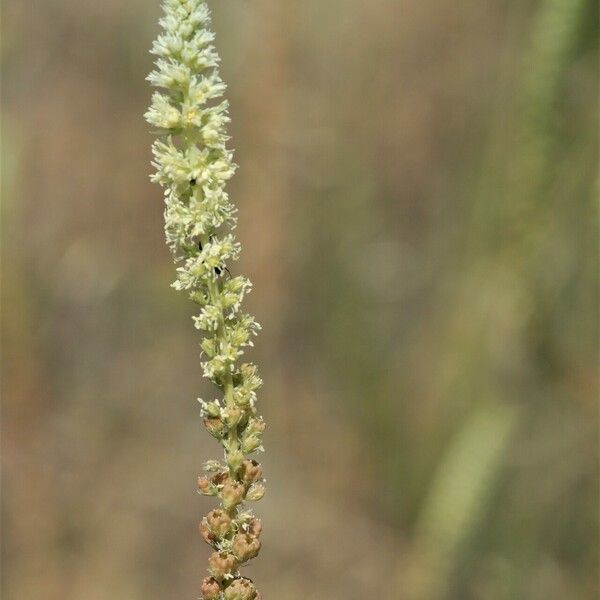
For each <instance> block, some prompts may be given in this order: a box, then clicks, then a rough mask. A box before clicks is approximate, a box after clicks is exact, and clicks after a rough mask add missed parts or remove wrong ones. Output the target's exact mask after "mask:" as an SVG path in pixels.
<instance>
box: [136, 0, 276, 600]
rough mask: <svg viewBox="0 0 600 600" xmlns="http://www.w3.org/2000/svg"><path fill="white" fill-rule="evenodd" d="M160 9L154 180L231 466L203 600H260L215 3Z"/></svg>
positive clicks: (243, 335) (215, 481)
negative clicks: (193, 308)
mask: <svg viewBox="0 0 600 600" xmlns="http://www.w3.org/2000/svg"><path fill="white" fill-rule="evenodd" d="M163 9H164V16H163V18H162V19H161V20H160V24H161V26H162V28H163V32H162V33H161V34H160V35H159V37H158V39H157V40H156V41H155V42H154V45H153V46H152V53H153V54H155V55H156V56H157V57H158V58H157V60H156V62H155V65H156V68H155V70H154V71H153V72H152V73H151V74H150V75H149V76H148V81H150V83H151V84H152V85H153V86H155V87H157V88H158V91H156V92H155V93H154V95H153V96H152V105H151V106H150V108H149V110H148V111H147V112H146V114H145V117H146V120H147V121H148V122H149V123H150V124H151V125H152V126H153V127H154V128H155V129H156V132H157V134H158V135H159V138H158V139H157V141H155V142H154V144H153V147H152V151H153V154H154V162H153V166H154V167H155V168H156V172H155V174H154V175H153V177H152V179H153V181H155V182H157V183H159V184H160V185H162V186H163V188H164V190H165V204H166V208H165V233H166V239H167V244H168V245H169V247H170V249H171V251H172V252H173V255H174V257H175V262H176V263H177V264H178V265H179V266H178V268H177V279H176V280H175V282H174V283H173V287H174V288H175V289H177V290H181V291H185V292H187V294H188V295H189V297H190V299H191V300H192V301H193V302H194V303H196V304H197V305H198V306H199V313H198V314H197V315H196V316H195V317H194V324H195V326H196V328H197V329H199V330H201V331H202V332H203V340H202V342H201V348H202V357H203V360H202V369H203V373H204V376H205V377H207V378H208V379H210V380H211V381H212V382H213V383H214V384H215V385H216V386H217V388H218V389H219V390H220V391H221V394H222V398H218V399H215V400H212V401H209V402H205V401H202V400H201V405H202V412H201V414H202V419H203V422H204V425H205V427H206V429H207V430H208V431H209V433H210V434H211V435H212V436H214V437H215V438H216V439H217V440H218V441H219V442H220V444H221V445H222V447H223V450H224V457H223V460H221V461H209V462H208V463H206V465H205V468H204V471H205V472H204V474H203V475H201V476H199V477H198V491H199V492H200V493H201V494H203V495H206V496H215V497H216V498H218V500H219V503H220V506H219V507H218V508H215V509H214V510H212V511H210V512H209V513H208V514H207V515H206V516H205V517H204V518H203V519H202V521H201V523H200V527H199V529H200V535H201V537H202V538H203V539H204V540H205V541H206V543H208V544H210V545H211V546H212V548H213V550H214V552H213V554H212V555H211V556H210V559H209V576H208V577H206V578H205V579H204V581H203V582H202V585H201V594H202V598H203V599H204V600H259V599H260V594H259V592H258V591H257V590H256V588H255V586H254V584H253V583H252V581H250V580H249V579H247V578H245V577H242V576H241V575H240V573H239V567H240V566H241V565H243V564H244V563H246V562H247V561H249V560H251V559H252V558H254V557H255V556H256V555H257V554H258V552H259V551H260V546H261V543H260V533H261V529H262V526H261V522H260V520H258V519H257V518H256V517H255V516H254V515H253V514H252V512H251V511H250V510H248V509H247V508H246V506H245V503H246V502H247V501H255V500H260V498H262V496H263V494H264V492H265V489H264V485H263V483H264V480H263V476H262V468H261V466H260V464H259V463H258V462H257V461H256V460H254V459H252V458H250V457H249V455H251V454H253V453H255V452H257V451H260V450H262V434H263V431H264V429H265V423H264V421H263V420H262V418H261V417H260V416H258V414H257V411H256V390H257V389H258V388H259V387H260V385H261V380H260V378H259V376H258V374H257V370H256V367H255V366H254V365H252V364H250V363H241V358H242V356H243V355H244V352H245V349H246V348H247V347H249V346H252V339H253V337H254V336H255V335H256V333H257V332H258V330H259V329H260V326H259V324H258V323H257V322H256V321H255V320H254V318H253V317H252V316H250V315H247V314H244V313H243V312H242V311H241V305H242V301H243V299H244V296H245V295H246V294H247V293H248V292H249V291H250V289H251V284H250V281H249V280H248V279H247V278H246V277H243V276H237V277H233V276H232V275H231V271H230V269H229V265H231V263H232V262H234V261H236V260H237V258H238V256H239V253H240V246H239V244H238V243H237V242H236V240H235V237H234V236H233V234H232V233H231V231H232V230H233V228H234V226H235V223H236V216H235V212H236V211H235V207H234V206H233V204H232V203H231V202H230V200H229V197H228V195H227V193H226V192H225V189H224V187H225V184H226V182H227V181H228V180H229V178H230V177H231V176H232V175H233V173H234V171H235V165H234V163H233V162H232V153H231V151H229V150H228V149H227V148H226V143H227V141H228V139H229V138H228V136H227V134H226V130H225V127H226V124H227V123H228V121H229V117H228V105H227V101H224V100H221V98H222V96H223V93H224V91H225V84H224V83H223V81H222V80H221V78H220V77H219V73H218V69H217V66H218V63H219V56H218V54H217V52H216V50H215V48H214V46H213V45H212V42H213V40H214V34H213V33H212V32H210V31H209V30H208V29H207V27H208V25H209V21H210V15H209V11H208V7H207V6H206V4H205V3H204V2H202V1H201V0H165V1H164V4H163Z"/></svg>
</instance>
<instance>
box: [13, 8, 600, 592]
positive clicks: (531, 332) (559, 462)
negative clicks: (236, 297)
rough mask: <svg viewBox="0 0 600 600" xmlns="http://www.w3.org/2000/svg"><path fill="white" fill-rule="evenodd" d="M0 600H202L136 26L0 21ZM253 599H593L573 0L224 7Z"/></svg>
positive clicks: (589, 388)
mask: <svg viewBox="0 0 600 600" xmlns="http://www.w3.org/2000/svg"><path fill="white" fill-rule="evenodd" d="M2 4H3V6H2V22H3V23H2V27H3V30H2V60H3V68H2V76H3V82H2V94H3V102H2V108H3V122H2V155H3V160H2V186H3V189H2V227H3V235H2V243H3V252H2V296H3V297H2V363H3V369H2V427H3V431H2V462H3V479H2V544H3V546H2V561H3V568H2V598H3V599H5V600H37V599H42V598H43V599H44V600H142V599H143V600H159V599H160V600H164V599H175V598H196V597H197V593H198V591H197V590H198V584H199V582H200V580H201V578H202V577H203V575H204V570H205V564H206V557H207V555H208V549H207V548H206V547H205V546H204V545H203V543H202V542H201V540H200V539H199V537H198V535H197V531H196V526H197V521H198V519H199V518H200V517H201V515H202V514H203V513H204V512H206V510H207V509H208V508H209V507H210V506H211V502H210V500H208V499H205V498H201V497H198V496H197V495H196V493H195V489H194V484H195V479H196V474H197V472H198V470H199V468H200V466H201V464H202V462H203V461H204V460H205V459H207V458H210V457H213V456H215V455H216V454H217V446H216V444H215V443H214V441H213V440H212V439H210V437H209V436H208V435H206V432H205V431H204V430H203V428H202V426H201V423H200V420H199V407H198V404H197V402H196V398H197V397H198V396H203V397H210V395H211V394H212V393H213V392H212V390H211V389H210V388H209V387H208V385H207V384H205V383H204V382H203V380H202V378H201V372H200V368H199V346H198V341H199V338H198V336H197V333H198V332H197V331H195V330H194V328H193V325H192V321H191V319H190V316H191V315H192V312H193V306H192V305H191V304H190V303H189V302H187V300H186V299H185V297H184V296H183V295H178V294H177V293H176V292H175V291H174V290H172V289H171V288H170V287H169V284H170V283H171V281H172V280H173V277H174V267H173V265H172V264H171V261H170V257H169V255H168V252H167V249H166V247H165V245H164V241H163V233H162V197H161V191H160V189H159V188H158V187H157V186H154V185H151V184H150V182H149V179H148V175H149V173H150V170H151V168H150V166H149V162H150V142H151V135H150V134H149V132H148V127H147V126H146V124H145V123H144V121H143V119H142V114H143V113H144V111H145V109H146V107H147V105H148V103H149V98H150V89H149V87H148V86H147V84H146V82H145V81H144V78H145V76H146V74H147V73H148V71H149V70H150V68H151V57H150V55H149V54H148V49H149V47H150V44H151V41H152V39H153V38H154V37H155V36H156V34H157V32H158V25H157V19H158V16H159V7H158V2H157V1H154V0H129V1H127V2H125V1H123V0H103V1H101V2H93V1H91V0H90V1H84V0H4V2H3V3H2ZM211 5H212V6H213V7H214V11H215V18H214V29H215V30H216V32H217V46H218V49H219V51H220V53H221V55H222V59H223V62H222V75H223V77H224V79H225V80H226V81H227V82H228V85H229V88H228V94H227V95H228V98H229V100H230V102H231V117H232V125H231V134H232V146H233V147H234V148H235V149H236V155H235V156H236V162H237V163H238V164H239V165H240V169H239V172H238V174H237V175H236V177H235V178H234V179H233V180H232V182H231V184H230V191H231V195H232V198H233V199H234V200H235V202H236V203H237V204H238V206H239V217H240V222H239V228H238V236H239V239H240V240H241V242H242V244H243V258H242V260H241V263H240V264H239V265H236V270H237V271H238V272H244V273H246V274H247V275H248V276H249V277H250V278H251V279H252V280H253V282H254V286H255V289H254V292H253V293H252V294H251V296H250V297H249V299H248V309H249V310H250V311H251V312H252V313H253V314H255V315H256V316H257V318H258V320H259V321H260V322H261V323H262V325H263V333H262V335H261V336H260V338H259V340H258V343H257V348H256V349H255V351H254V354H253V358H254V359H255V360H256V362H257V363H258V364H259V365H260V367H261V371H262V374H263V378H264V380H265V386H264V389H263V390H262V393H261V396H260V402H261V410H262V412H263V414H264V416H265V418H266V419H267V420H268V424H269V428H268V431H267V434H266V447H267V452H266V454H265V455H264V465H265V471H266V474H267V478H268V493H267V495H266V497H265V499H264V500H263V501H261V503H260V504H259V505H258V506H257V511H258V512H259V513H260V514H261V515H262V516H263V517H264V526H265V533H264V546H263V551H262V554H261V556H260V557H259V559H257V560H256V561H254V562H255V564H254V565H252V566H251V567H250V569H249V572H250V573H251V574H252V576H253V577H254V578H255V580H256V582H257V584H258V585H259V587H260V589H261V590H262V592H263V597H264V598H265V600H301V599H302V600H306V599H310V600H313V599H315V600H362V599H365V598H369V599H378V600H594V599H595V598H597V597H598V596H597V594H598V588H597V573H596V567H597V564H598V523H597V516H598V476H597V475H598V453H597V449H598V409H597V404H596V403H597V392H598V382H597V338H598V328H597V325H598V323H597V320H598V319H597V289H598V288H597V270H598V269H597V267H598V264H597V263H598V260H597V209H596V200H595V197H596V191H597V189H596V188H597V134H596V132H597V97H596V96H597V77H596V73H597V66H598V65H597V58H596V57H597V41H596V40H597V37H598V35H597V26H596V23H597V14H596V12H597V8H596V2H594V1H593V0H589V1H588V0H535V1H534V0H527V1H523V0H465V1H463V2H456V1H451V0H370V1H369V2H363V1H361V0H303V1H301V2H299V1H291V0H286V1H282V0H220V1H218V2H217V1H216V0H215V1H214V2H211Z"/></svg>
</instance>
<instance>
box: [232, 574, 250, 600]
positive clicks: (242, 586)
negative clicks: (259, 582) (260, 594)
mask: <svg viewBox="0 0 600 600" xmlns="http://www.w3.org/2000/svg"><path fill="white" fill-rule="evenodd" d="M224 597H225V600H255V598H256V588H255V587H254V584H253V583H252V582H251V581H250V580H249V579H245V578H242V579H234V580H233V581H232V582H231V585H229V587H228V588H227V589H226V590H225V593H224Z"/></svg>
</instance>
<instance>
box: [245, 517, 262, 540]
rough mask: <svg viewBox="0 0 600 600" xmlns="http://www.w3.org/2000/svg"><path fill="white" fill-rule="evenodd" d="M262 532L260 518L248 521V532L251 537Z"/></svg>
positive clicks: (257, 535)
mask: <svg viewBox="0 0 600 600" xmlns="http://www.w3.org/2000/svg"><path fill="white" fill-rule="evenodd" d="M261 532H262V523H261V522H260V519H252V521H250V523H248V534H249V535H251V536H253V537H256V538H257V537H260V534H261Z"/></svg>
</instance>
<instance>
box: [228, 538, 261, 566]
mask: <svg viewBox="0 0 600 600" xmlns="http://www.w3.org/2000/svg"><path fill="white" fill-rule="evenodd" d="M259 551H260V540H259V539H258V538H255V537H253V536H251V535H249V534H247V533H237V534H236V535H235V537H234V538H233V552H234V553H235V555H236V556H237V558H238V559H239V560H240V562H246V561H247V560H250V559H251V558H254V557H255V556H256V555H257V554H258V552H259Z"/></svg>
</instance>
